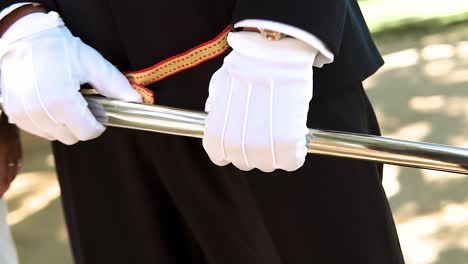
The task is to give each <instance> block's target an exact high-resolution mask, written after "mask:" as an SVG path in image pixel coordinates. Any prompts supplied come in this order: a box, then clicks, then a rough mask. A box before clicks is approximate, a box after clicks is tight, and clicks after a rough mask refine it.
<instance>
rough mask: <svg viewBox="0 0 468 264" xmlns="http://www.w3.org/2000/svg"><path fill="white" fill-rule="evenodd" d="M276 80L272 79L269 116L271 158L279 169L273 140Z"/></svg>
mask: <svg viewBox="0 0 468 264" xmlns="http://www.w3.org/2000/svg"><path fill="white" fill-rule="evenodd" d="M274 85H275V84H274V81H273V80H270V87H269V88H270V116H269V119H270V120H269V124H270V146H271V158H272V160H273V168H275V169H278V163H277V160H276V149H275V141H274V140H273V95H274V94H273V88H274Z"/></svg>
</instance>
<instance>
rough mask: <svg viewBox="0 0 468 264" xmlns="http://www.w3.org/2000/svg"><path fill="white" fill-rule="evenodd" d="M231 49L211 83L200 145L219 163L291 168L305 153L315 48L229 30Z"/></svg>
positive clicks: (266, 169) (248, 167) (247, 167)
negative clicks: (204, 126)
mask: <svg viewBox="0 0 468 264" xmlns="http://www.w3.org/2000/svg"><path fill="white" fill-rule="evenodd" d="M228 42H229V44H230V46H231V47H232V48H233V51H232V52H231V54H229V55H228V56H227V57H226V58H225V60H224V65H223V66H222V67H221V69H220V70H219V71H217V72H216V73H215V74H214V75H213V77H212V79H211V83H210V90H209V92H210V95H209V98H208V100H207V103H206V108H205V111H207V112H208V113H209V114H208V119H207V123H206V128H205V134H204V138H203V146H204V148H205V150H206V152H207V153H208V155H209V157H210V159H211V160H212V161H213V162H214V163H215V164H217V165H219V166H224V165H227V164H229V163H231V162H232V163H233V164H234V165H235V166H236V167H237V168H239V169H241V170H251V169H253V168H258V169H260V170H262V171H264V172H271V171H273V170H275V169H283V170H287V171H294V170H296V169H298V168H300V167H301V166H302V165H303V164H304V161H305V157H306V154H307V146H306V135H307V134H308V129H307V126H306V122H307V113H308V109H309V101H310V100H311V99H312V93H313V70H312V66H313V63H314V59H315V57H316V55H317V50H316V49H314V48H313V47H311V46H310V45H307V44H305V43H303V42H301V41H299V40H297V39H293V38H286V39H282V40H280V41H270V40H267V39H265V38H263V37H262V36H261V35H260V34H258V33H253V32H237V33H230V35H229V36H228Z"/></svg>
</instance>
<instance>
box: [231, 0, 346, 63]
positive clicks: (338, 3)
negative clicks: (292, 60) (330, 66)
mask: <svg viewBox="0 0 468 264" xmlns="http://www.w3.org/2000/svg"><path fill="white" fill-rule="evenodd" d="M345 18H346V0H290V1H281V0H237V1H236V3H235V6H234V11H233V14H232V20H233V21H232V23H233V24H236V23H238V22H240V21H243V20H247V19H261V20H269V21H276V22H279V23H284V24H287V25H291V26H293V27H297V28H300V29H302V30H305V31H307V32H309V33H310V34H312V35H314V36H316V37H317V38H318V39H320V40H321V41H323V42H324V43H325V45H326V46H327V48H328V49H329V50H330V51H331V52H332V53H333V54H334V55H335V56H336V55H337V52H338V50H339V49H340V45H341V40H342V35H343V29H344V23H345Z"/></svg>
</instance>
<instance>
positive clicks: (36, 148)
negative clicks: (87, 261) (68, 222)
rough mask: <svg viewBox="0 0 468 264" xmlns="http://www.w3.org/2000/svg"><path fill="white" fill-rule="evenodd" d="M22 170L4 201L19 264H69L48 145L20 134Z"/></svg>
mask: <svg viewBox="0 0 468 264" xmlns="http://www.w3.org/2000/svg"><path fill="white" fill-rule="evenodd" d="M22 140H23V142H24V148H25V150H24V152H25V160H24V162H23V166H24V167H23V169H22V171H21V173H20V174H19V175H18V176H17V179H16V180H15V181H14V182H13V184H12V186H11V189H10V190H9V191H8V193H7V194H6V196H5V198H6V200H7V202H8V206H9V214H8V223H9V224H10V226H11V228H12V232H13V236H14V239H15V241H16V244H17V247H18V253H19V257H20V261H21V264H71V263H72V261H71V254H70V249H69V244H68V236H67V232H66V229H65V225H64V220H63V216H62V208H61V204H60V188H59V185H58V183H57V177H56V174H55V171H54V160H53V157H52V154H51V150H50V146H49V143H47V142H45V141H44V140H41V139H38V138H36V137H33V136H30V135H27V134H23V137H22Z"/></svg>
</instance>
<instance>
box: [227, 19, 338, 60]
mask: <svg viewBox="0 0 468 264" xmlns="http://www.w3.org/2000/svg"><path fill="white" fill-rule="evenodd" d="M234 27H235V28H238V27H254V28H264V29H268V30H273V31H278V32H281V33H283V34H286V35H289V36H291V37H294V38H296V39H299V40H301V41H303V42H305V43H307V44H309V45H310V46H312V47H313V48H315V49H317V50H318V52H319V54H318V55H317V57H316V58H315V61H314V66H315V67H319V68H321V67H323V65H325V64H328V63H332V62H333V60H334V55H333V53H332V52H331V51H330V50H329V49H328V48H327V47H326V45H325V43H323V41H321V40H320V39H319V38H317V37H316V36H315V35H313V34H311V33H309V32H307V31H305V30H303V29H300V28H297V27H294V26H291V25H287V24H283V23H280V22H275V21H270V20H263V19H246V20H242V21H240V22H238V23H236V24H235V25H234Z"/></svg>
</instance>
